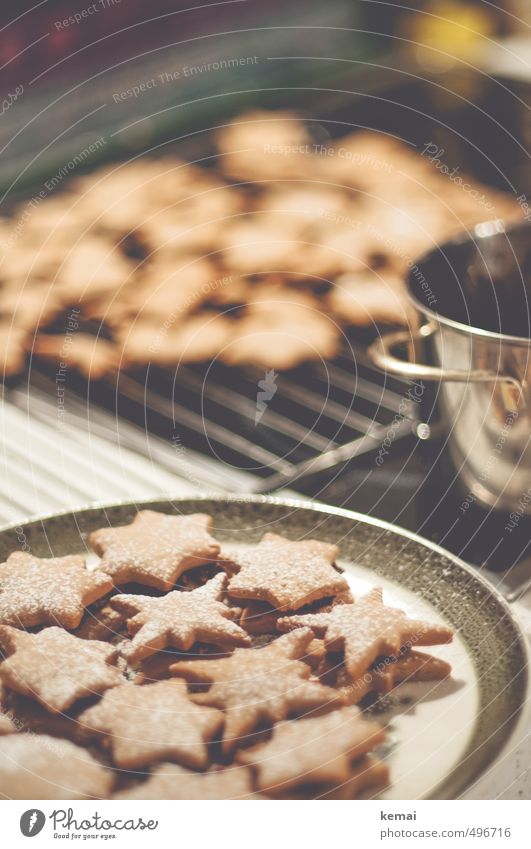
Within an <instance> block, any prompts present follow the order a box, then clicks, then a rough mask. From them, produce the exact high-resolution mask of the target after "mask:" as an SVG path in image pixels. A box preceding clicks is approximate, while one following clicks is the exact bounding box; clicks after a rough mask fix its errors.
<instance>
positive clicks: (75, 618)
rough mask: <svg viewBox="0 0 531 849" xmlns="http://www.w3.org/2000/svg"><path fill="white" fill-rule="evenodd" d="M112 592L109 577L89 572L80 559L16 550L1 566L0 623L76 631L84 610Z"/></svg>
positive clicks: (16, 626)
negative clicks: (53, 626) (45, 626)
mask: <svg viewBox="0 0 531 849" xmlns="http://www.w3.org/2000/svg"><path fill="white" fill-rule="evenodd" d="M111 589H112V581H111V579H110V578H109V576H108V575H106V574H105V573H104V572H88V571H87V568H86V564H85V559H84V558H83V557H78V556H77V555H68V556H67V557H51V558H49V559H45V558H43V559H41V558H39V557H34V556H33V555H32V554H26V553H25V552H22V551H16V552H14V554H10V555H9V557H8V558H7V560H6V562H5V563H1V564H0V624H1V625H13V626H14V627H15V628H33V627H35V626H37V625H60V626H61V627H62V628H69V629H72V628H77V626H78V625H79V623H80V622H81V619H82V617H83V611H84V609H85V607H87V605H89V604H92V603H93V602H94V601H97V599H99V598H101V597H102V596H104V595H105V594H106V593H108V592H110V590H111Z"/></svg>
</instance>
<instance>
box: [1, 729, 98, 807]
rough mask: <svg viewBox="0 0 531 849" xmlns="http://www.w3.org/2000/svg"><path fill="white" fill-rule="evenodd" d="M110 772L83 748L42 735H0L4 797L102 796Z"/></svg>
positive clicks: (88, 797) (94, 797) (87, 797)
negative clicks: (0, 736)
mask: <svg viewBox="0 0 531 849" xmlns="http://www.w3.org/2000/svg"><path fill="white" fill-rule="evenodd" d="M112 785H113V773H112V771H111V770H110V769H108V768H107V767H105V766H103V765H102V764H100V763H99V762H98V761H97V760H96V759H95V758H93V757H92V755H90V754H89V753H88V752H87V751H85V749H82V748H81V747H80V746H76V745H75V744H74V743H70V742H69V741H68V740H60V739H58V738H56V737H49V736H48V735H46V734H24V733H20V734H9V735H8V736H6V737H2V738H0V796H2V797H3V798H4V799H104V798H106V797H108V796H109V794H110V793H111V789H112Z"/></svg>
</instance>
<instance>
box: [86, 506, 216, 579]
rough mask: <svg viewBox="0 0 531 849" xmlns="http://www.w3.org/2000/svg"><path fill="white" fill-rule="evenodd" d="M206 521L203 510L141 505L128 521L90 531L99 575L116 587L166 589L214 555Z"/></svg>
mask: <svg viewBox="0 0 531 849" xmlns="http://www.w3.org/2000/svg"><path fill="white" fill-rule="evenodd" d="M211 526H212V519H211V518H210V516H206V515H204V514H203V513H194V514H193V515H190V516H169V515H167V514H165V513H158V512H156V511H154V510H141V511H140V512H139V513H137V515H136V516H135V518H134V520H133V521H132V522H131V524H130V525H122V526H121V527H118V528H101V529H100V530H98V531H94V532H93V533H92V534H91V535H90V542H91V545H92V546H93V548H94V550H95V551H96V553H97V554H99V555H101V557H102V562H101V569H100V570H99V574H107V575H109V576H110V577H111V578H112V580H113V581H114V584H115V585H116V586H118V585H121V584H127V583H131V582H135V583H138V584H145V585H146V586H148V587H156V588H157V589H160V590H171V589H172V587H173V585H174V584H175V582H176V580H177V579H178V578H179V577H180V576H181V575H182V574H183V572H186V571H187V570H188V569H193V568H194V567H196V566H201V565H202V564H204V563H209V562H210V561H211V560H214V559H215V558H216V556H217V554H218V552H219V545H218V543H217V542H216V540H215V539H214V538H213V537H212V536H211V535H210V528H211Z"/></svg>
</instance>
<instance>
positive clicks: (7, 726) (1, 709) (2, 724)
mask: <svg viewBox="0 0 531 849" xmlns="http://www.w3.org/2000/svg"><path fill="white" fill-rule="evenodd" d="M5 697H6V693H5V689H4V686H3V684H2V681H1V680H0V735H2V734H12V733H13V732H14V731H16V730H17V728H16V725H15V723H14V722H13V717H12V714H11V711H10V710H9V709H8V707H7V706H6V703H5Z"/></svg>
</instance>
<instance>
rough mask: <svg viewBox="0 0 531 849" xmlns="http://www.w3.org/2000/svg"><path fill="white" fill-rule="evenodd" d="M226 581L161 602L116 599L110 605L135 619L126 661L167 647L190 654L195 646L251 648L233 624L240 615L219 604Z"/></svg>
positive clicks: (136, 597)
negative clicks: (200, 643) (195, 644)
mask: <svg viewBox="0 0 531 849" xmlns="http://www.w3.org/2000/svg"><path fill="white" fill-rule="evenodd" d="M225 581H226V578H225V575H223V574H221V573H220V574H219V575H216V576H215V577H214V578H212V579H211V580H210V581H208V582H207V583H206V584H204V586H202V587H199V588H198V589H196V590H191V591H189V592H182V591H180V590H174V591H173V592H170V593H168V595H165V596H162V598H151V597H150V596H142V595H118V596H115V597H114V598H113V599H112V600H111V605H112V606H113V607H114V608H115V609H116V610H118V611H120V612H121V613H125V614H129V615H131V616H132V618H131V619H129V620H128V629H129V633H130V634H134V637H133V639H132V640H131V642H129V643H125V644H124V647H123V649H122V654H123V655H124V657H126V658H127V660H129V661H130V662H131V663H137V662H138V661H140V660H143V659H144V658H146V657H148V656H149V655H151V654H154V653H155V652H157V651H160V650H161V649H164V648H166V647H167V646H171V647H173V648H176V649H181V650H182V651H188V649H190V648H191V647H192V645H193V644H194V643H195V642H202V643H209V644H212V645H218V646H222V647H229V646H248V645H250V643H251V638H250V637H249V636H248V634H246V633H245V631H244V630H243V629H242V628H240V626H239V625H237V624H236V623H235V622H233V621H232V618H235V617H237V616H238V612H239V611H238V610H234V609H232V610H231V608H229V607H227V606H226V605H225V604H222V602H221V601H220V599H221V598H222V597H223V587H224V584H225ZM134 614H136V615H134Z"/></svg>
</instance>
